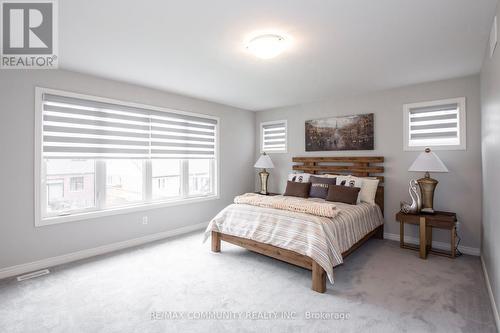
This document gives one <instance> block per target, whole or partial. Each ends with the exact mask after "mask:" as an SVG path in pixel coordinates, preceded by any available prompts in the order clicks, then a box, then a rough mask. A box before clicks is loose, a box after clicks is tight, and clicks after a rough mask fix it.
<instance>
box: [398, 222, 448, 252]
mask: <svg viewBox="0 0 500 333" xmlns="http://www.w3.org/2000/svg"><path fill="white" fill-rule="evenodd" d="M396 221H398V222H399V246H400V247H401V248H405V249H412V250H418V251H419V252H420V258H422V259H427V255H428V254H429V253H432V254H437V255H441V256H446V257H450V258H455V255H456V253H455V246H456V230H457V215H456V214H455V213H451V212H436V213H435V214H405V213H402V212H399V213H397V214H396ZM405 223H408V224H416V225H418V226H419V246H414V245H410V244H406V243H405V242H404V230H405V229H404V225H405ZM432 228H438V229H447V230H450V251H449V252H447V251H442V250H436V249H433V248H432Z"/></svg>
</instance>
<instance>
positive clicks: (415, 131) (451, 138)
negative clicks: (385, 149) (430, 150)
mask: <svg viewBox="0 0 500 333" xmlns="http://www.w3.org/2000/svg"><path fill="white" fill-rule="evenodd" d="M459 111H460V105H459V103H451V104H444V105H434V106H428V107H416V108H410V109H409V111H408V112H409V115H408V117H409V122H408V126H409V132H408V133H409V145H410V146H433V145H458V144H460V133H459V132H460V126H459V125H460V124H459V121H460V119H459V117H460V113H459Z"/></svg>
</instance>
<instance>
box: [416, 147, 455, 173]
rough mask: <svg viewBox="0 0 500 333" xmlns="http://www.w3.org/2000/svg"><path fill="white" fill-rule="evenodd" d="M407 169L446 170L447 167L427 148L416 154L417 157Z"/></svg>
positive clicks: (422, 170)
mask: <svg viewBox="0 0 500 333" xmlns="http://www.w3.org/2000/svg"><path fill="white" fill-rule="evenodd" d="M408 171H415V172H448V168H447V167H446V165H444V163H443V161H441V159H440V158H439V157H438V156H437V155H436V154H434V153H433V152H432V151H431V150H430V149H429V148H427V149H425V151H424V152H423V153H420V155H418V157H417V159H416V160H415V162H413V164H412V165H411V167H410V168H409V169H408Z"/></svg>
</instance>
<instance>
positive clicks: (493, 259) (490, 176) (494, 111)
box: [481, 7, 500, 320]
mask: <svg viewBox="0 0 500 333" xmlns="http://www.w3.org/2000/svg"><path fill="white" fill-rule="evenodd" d="M496 13H497V16H498V18H500V7H499V8H497V12H496ZM489 53H490V52H489V47H488V50H487V51H486V56H485V59H484V62H483V67H482V69H481V108H482V109H481V116H482V130H481V133H482V152H483V232H482V236H483V239H482V256H483V260H484V263H485V266H486V269H487V273H488V278H489V281H490V285H491V289H492V293H493V295H494V298H495V300H496V304H497V305H498V304H499V302H500V256H499V254H500V242H499V241H498V239H497V238H498V237H499V236H500V223H499V222H500V219H499V216H500V215H499V207H498V204H499V202H500V173H499V170H500V45H498V46H497V49H496V52H495V53H494V55H493V58H490V56H489ZM497 320H498V312H497Z"/></svg>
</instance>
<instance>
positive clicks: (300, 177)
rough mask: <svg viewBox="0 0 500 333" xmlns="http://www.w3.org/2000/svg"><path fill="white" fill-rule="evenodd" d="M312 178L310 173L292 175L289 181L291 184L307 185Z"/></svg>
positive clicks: (289, 176)
mask: <svg viewBox="0 0 500 333" xmlns="http://www.w3.org/2000/svg"><path fill="white" fill-rule="evenodd" d="M310 177H311V174H310V173H305V172H302V173H291V174H289V175H288V180H289V181H291V182H297V183H307V182H309V178H310Z"/></svg>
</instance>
